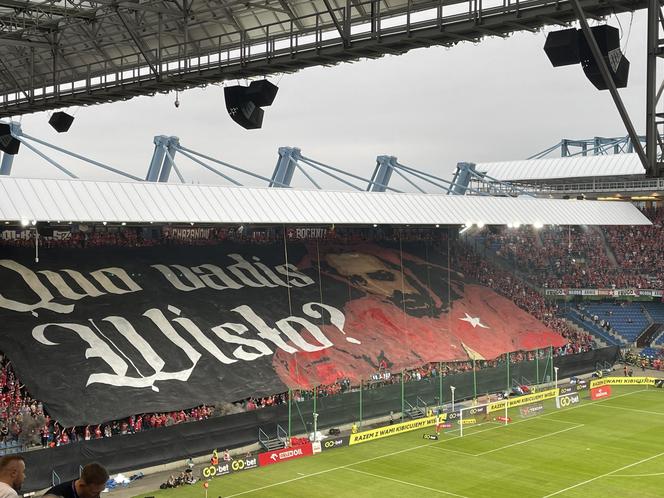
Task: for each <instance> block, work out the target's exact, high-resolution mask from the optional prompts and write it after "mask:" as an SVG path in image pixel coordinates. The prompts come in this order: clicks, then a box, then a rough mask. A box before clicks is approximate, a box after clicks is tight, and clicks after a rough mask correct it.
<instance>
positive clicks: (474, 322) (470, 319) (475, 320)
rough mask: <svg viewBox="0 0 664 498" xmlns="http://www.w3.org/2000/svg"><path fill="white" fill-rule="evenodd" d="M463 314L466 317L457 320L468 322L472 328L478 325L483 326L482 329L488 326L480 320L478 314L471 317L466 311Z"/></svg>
mask: <svg viewBox="0 0 664 498" xmlns="http://www.w3.org/2000/svg"><path fill="white" fill-rule="evenodd" d="M464 315H466V317H465V318H459V320H461V321H464V322H468V323H470V324H471V325H472V326H473V328H477V327H478V326H479V327H481V328H483V329H488V328H489V327H487V326H486V325H484V324H483V323H482V322H481V321H480V317H479V316H477V317H472V316H470V315H469V314H468V313H464Z"/></svg>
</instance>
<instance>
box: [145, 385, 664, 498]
mask: <svg viewBox="0 0 664 498" xmlns="http://www.w3.org/2000/svg"><path fill="white" fill-rule="evenodd" d="M581 398H582V400H581V403H580V404H578V405H574V406H573V407H571V408H566V409H560V410H557V409H556V408H555V404H554V403H553V401H548V402H545V410H544V413H543V414H541V415H538V416H535V417H532V418H520V417H519V415H518V412H517V411H516V409H513V411H511V412H510V417H512V423H510V424H509V425H507V426H505V425H499V424H497V423H495V422H487V423H484V424H481V425H478V426H467V427H466V428H465V429H464V435H463V437H459V433H458V431H457V432H450V433H446V434H444V435H442V436H441V439H440V440H439V441H429V440H425V439H423V438H422V435H423V434H424V433H431V432H433V431H432V429H428V430H420V431H413V432H409V433H404V434H401V435H398V436H393V437H388V438H384V439H380V440H377V441H374V442H368V443H364V444H359V445H354V446H352V447H345V448H339V449H335V450H329V451H325V452H323V453H321V454H318V455H315V456H313V457H309V458H302V459H299V460H293V461H290V462H285V463H282V464H278V465H271V466H268V467H264V468H259V469H256V470H250V471H246V472H239V473H236V474H231V475H227V476H222V477H218V478H216V479H213V480H211V481H209V489H208V497H209V498H217V497H223V498H230V497H235V496H246V497H303V498H304V497H306V498H310V497H328V496H329V497H352V498H364V497H377V498H386V497H407V496H413V497H423V496H427V497H428V496H442V497H445V496H456V497H468V498H470V497H478V498H479V497H506V498H507V497H509V498H513V497H514V498H515V497H539V498H547V497H554V496H560V497H579V498H591V497H602V498H614V497H616V498H627V497H634V498H647V497H662V496H664V390H661V389H655V388H652V387H650V388H647V389H646V388H642V387H640V386H639V387H631V386H630V387H617V386H613V395H612V397H611V398H608V399H603V400H601V401H594V402H593V401H590V399H589V398H588V394H587V391H586V392H583V393H582V395H581ZM139 496H141V497H145V496H155V497H156V498H169V497H173V498H175V497H178V498H190V497H191V498H194V497H195V498H204V497H205V490H204V489H203V485H202V484H201V482H198V483H196V484H195V485H193V486H187V487H180V488H177V489H171V490H164V491H156V492H153V493H148V494H142V495H139Z"/></svg>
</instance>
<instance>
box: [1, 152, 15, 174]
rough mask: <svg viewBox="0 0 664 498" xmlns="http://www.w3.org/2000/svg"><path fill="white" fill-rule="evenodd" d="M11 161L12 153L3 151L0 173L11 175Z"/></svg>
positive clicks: (12, 159)
mask: <svg viewBox="0 0 664 498" xmlns="http://www.w3.org/2000/svg"><path fill="white" fill-rule="evenodd" d="M13 162H14V156H13V155H11V154H5V153H3V154H2V163H1V164H0V175H11V174H12V163H13Z"/></svg>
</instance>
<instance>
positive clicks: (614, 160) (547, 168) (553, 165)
mask: <svg viewBox="0 0 664 498" xmlns="http://www.w3.org/2000/svg"><path fill="white" fill-rule="evenodd" d="M476 170H477V171H478V172H481V173H486V174H487V175H488V176H490V177H492V178H495V179H497V180H501V181H526V180H533V181H539V180H554V179H564V178H588V177H610V176H630V175H644V174H645V170H644V169H643V166H642V164H641V161H640V160H639V156H638V155H636V154H606V155H598V156H573V157H556V158H546V159H529V160H524V161H504V162H496V163H477V165H476Z"/></svg>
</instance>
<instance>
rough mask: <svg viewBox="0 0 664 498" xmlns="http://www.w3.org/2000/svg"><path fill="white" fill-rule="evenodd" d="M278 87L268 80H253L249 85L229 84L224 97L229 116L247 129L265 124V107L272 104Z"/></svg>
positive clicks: (253, 128)
mask: <svg viewBox="0 0 664 498" xmlns="http://www.w3.org/2000/svg"><path fill="white" fill-rule="evenodd" d="M278 90H279V89H278V87H277V86H276V85H273V84H272V83H270V82H269V81H267V80H258V81H253V82H252V83H251V84H250V85H249V86H248V87H247V86H241V85H236V86H227V87H225V88H224V99H225V100H226V110H227V111H228V114H229V116H230V117H231V118H232V119H233V121H235V122H236V123H237V124H239V125H240V126H242V127H243V128H245V129H247V130H255V129H258V128H261V127H262V126H263V115H264V112H263V109H261V107H267V106H270V105H272V102H274V98H275V97H276V95H277V91H278Z"/></svg>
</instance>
